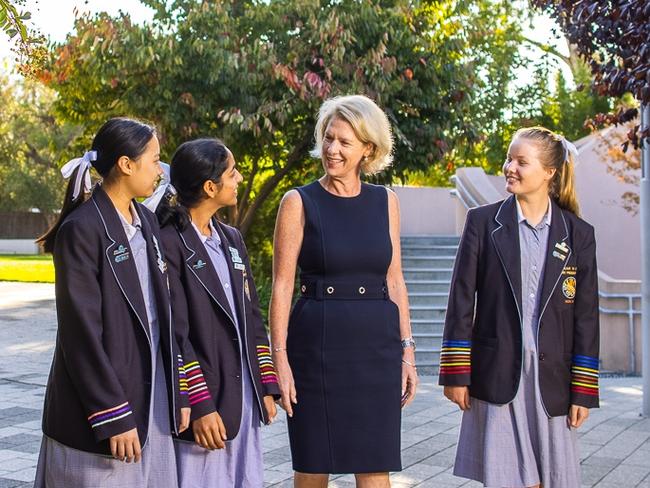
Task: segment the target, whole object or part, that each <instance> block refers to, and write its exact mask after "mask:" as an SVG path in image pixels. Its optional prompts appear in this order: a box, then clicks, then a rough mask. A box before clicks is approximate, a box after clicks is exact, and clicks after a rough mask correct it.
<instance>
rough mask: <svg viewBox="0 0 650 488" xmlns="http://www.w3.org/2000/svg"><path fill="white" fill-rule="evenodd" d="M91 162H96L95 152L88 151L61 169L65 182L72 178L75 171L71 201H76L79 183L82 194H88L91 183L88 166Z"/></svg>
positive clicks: (79, 190)
mask: <svg viewBox="0 0 650 488" xmlns="http://www.w3.org/2000/svg"><path fill="white" fill-rule="evenodd" d="M93 161H97V151H88V152H86V154H84V155H83V156H82V157H80V158H75V159H71V160H70V161H68V162H67V163H65V164H64V165H63V167H62V168H61V174H62V175H63V177H64V178H65V179H66V180H67V179H68V178H70V177H71V176H72V173H74V170H75V169H77V168H79V171H77V177H76V178H75V181H74V191H73V192H72V199H73V200H76V199H77V197H78V196H79V193H80V192H81V183H82V181H83V190H84V193H86V192H89V191H90V188H91V185H92V182H91V181H90V171H89V170H90V166H91V165H92V162H93Z"/></svg>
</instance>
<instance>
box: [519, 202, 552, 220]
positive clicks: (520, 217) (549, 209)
mask: <svg viewBox="0 0 650 488" xmlns="http://www.w3.org/2000/svg"><path fill="white" fill-rule="evenodd" d="M515 204H516V205H517V222H519V223H520V224H521V223H522V222H526V223H527V224H528V221H527V220H526V217H524V213H523V212H522V210H521V205H520V204H519V200H517V197H515ZM552 213H553V205H552V204H551V197H548V210H546V214H545V215H544V218H543V219H542V221H543V222H544V224H546V225H547V226H548V227H550V226H551V214H552ZM538 227H539V225H538Z"/></svg>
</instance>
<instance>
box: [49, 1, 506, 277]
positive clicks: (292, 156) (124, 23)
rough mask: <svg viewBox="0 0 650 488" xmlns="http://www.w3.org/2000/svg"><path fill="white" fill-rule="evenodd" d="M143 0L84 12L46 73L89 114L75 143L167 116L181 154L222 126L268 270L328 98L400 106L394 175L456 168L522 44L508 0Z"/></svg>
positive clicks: (244, 225) (76, 109) (307, 168)
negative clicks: (144, 12) (111, 125)
mask: <svg viewBox="0 0 650 488" xmlns="http://www.w3.org/2000/svg"><path fill="white" fill-rule="evenodd" d="M144 3H146V4H147V5H149V6H151V7H153V8H154V9H155V11H156V15H155V18H154V20H153V22H152V23H150V24H146V25H135V24H133V23H131V21H130V19H129V17H128V16H126V15H122V16H119V17H110V16H108V15H106V14H98V15H95V16H91V17H83V18H80V19H79V20H78V21H77V23H76V33H75V34H74V35H70V36H69V37H68V38H67V40H66V41H65V42H64V43H63V44H61V45H57V46H54V47H53V49H52V53H51V54H52V57H51V60H50V62H49V64H48V66H47V69H44V70H42V72H41V73H40V77H41V79H42V80H43V81H44V82H45V83H46V84H47V85H48V86H50V87H51V88H53V89H54V90H56V91H57V92H58V95H59V97H58V99H57V102H56V104H55V108H56V112H57V113H58V114H59V115H60V116H62V117H63V118H64V119H65V120H68V121H72V122H74V123H79V124H82V125H83V126H84V128H85V131H84V134H83V136H82V137H81V138H79V139H78V140H77V141H76V142H75V143H74V144H73V145H71V147H70V150H71V153H70V154H69V156H73V155H75V154H80V153H82V152H83V150H85V149H86V148H87V146H88V144H89V141H90V137H91V135H92V134H93V133H94V132H95V131H96V130H97V128H98V127H99V125H100V124H101V123H102V122H103V121H105V120H106V119H107V118H108V117H110V116H113V115H118V114H119V115H131V116H136V117H140V118H144V119H147V120H149V121H151V122H153V123H154V124H155V125H156V126H157V127H158V128H159V130H160V136H161V140H162V143H163V155H166V156H167V157H169V156H170V155H171V153H172V152H173V150H174V148H175V147H176V146H177V145H178V144H179V143H181V142H183V141H185V140H188V139H191V138H195V137H199V136H218V137H220V138H222V139H223V140H224V141H225V142H226V144H227V145H228V146H229V147H230V148H231V149H232V151H233V153H234V154H235V157H236V159H237V160H238V163H239V165H240V169H241V172H242V173H243V174H244V177H245V180H244V183H243V184H242V187H243V188H242V190H241V191H240V192H239V195H240V198H239V205H238V208H237V211H236V212H234V213H233V214H232V215H229V220H230V222H231V223H234V224H235V225H237V226H238V227H239V228H240V229H241V230H242V232H243V233H244V234H246V236H247V242H248V243H249V246H250V247H251V248H252V253H253V255H254V256H258V259H262V260H263V266H262V267H263V268H265V269H266V270H268V268H269V257H270V248H271V245H270V236H271V234H272V227H273V222H274V217H275V211H276V209H277V205H278V202H279V198H280V196H281V195H282V194H283V193H284V192H285V191H286V190H288V189H289V188H291V187H294V186H296V185H300V184H304V183H306V182H308V181H310V180H311V179H313V178H314V177H316V176H317V175H318V174H320V173H321V169H320V163H319V162H318V160H314V159H310V157H309V155H308V151H309V149H310V148H311V146H312V144H313V129H314V124H315V117H316V114H317V110H318V107H319V106H320V105H321V103H322V102H323V100H324V99H326V98H329V97H332V96H335V95H340V94H350V93H364V94H367V95H368V96H370V97H372V98H373V99H375V100H376V101H377V102H378V103H379V104H380V106H382V107H383V108H384V109H385V110H386V112H387V113H388V115H389V118H390V120H391V122H392V125H393V130H394V134H395V140H396V155H395V165H394V167H393V168H392V169H391V170H390V171H389V172H387V173H386V174H385V175H383V176H382V179H381V181H390V180H392V179H393V178H406V177H407V176H408V174H409V172H412V171H424V170H427V169H428V168H431V167H435V168H439V169H438V170H437V171H438V173H439V174H440V175H441V176H440V177H441V179H444V180H446V179H447V178H448V176H449V175H450V174H453V171H454V167H453V164H450V161H451V160H453V158H454V155H455V154H456V153H462V152H463V151H467V149H464V148H472V147H473V146H474V145H475V144H476V143H477V142H479V141H480V140H481V138H482V137H484V136H483V134H485V132H486V131H485V130H484V129H483V128H482V126H483V125H485V123H486V121H488V120H491V119H492V118H494V117H497V116H498V113H499V111H500V110H501V108H500V107H499V106H498V104H499V93H500V91H502V90H503V87H504V86H505V85H506V84H507V82H508V80H509V75H508V69H504V65H507V63H510V62H511V61H509V60H510V59H511V57H512V53H513V52H516V45H514V44H513V42H512V36H511V34H510V32H511V29H514V28H516V26H515V25H514V24H515V22H514V21H513V20H511V19H510V17H509V15H510V14H511V13H512V10H511V9H510V7H508V4H509V2H503V1H496V0H494V1H492V0H483V1H479V2H477V1H464V0H446V1H435V2H433V1H426V2H425V1H417V0H411V1H407V0H395V1H368V0H355V1H345V2H340V1H326V0H322V1H316V0H275V1H270V2H253V1H234V0H231V1H223V2H208V1H196V0H176V1H173V2H168V1H156V0H147V1H145V2H144ZM479 108H480V110H479ZM73 153H74V154H73Z"/></svg>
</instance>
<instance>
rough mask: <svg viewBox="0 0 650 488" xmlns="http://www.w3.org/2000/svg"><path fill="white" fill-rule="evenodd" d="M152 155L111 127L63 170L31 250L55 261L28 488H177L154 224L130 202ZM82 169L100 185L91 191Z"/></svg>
mask: <svg viewBox="0 0 650 488" xmlns="http://www.w3.org/2000/svg"><path fill="white" fill-rule="evenodd" d="M159 153H160V147H159V144H158V139H157V137H156V133H155V130H154V128H153V127H150V126H148V125H146V124H143V123H141V122H138V121H135V120H131V119H126V118H114V119H110V120H109V121H108V122H106V123H105V124H104V125H103V126H102V127H101V128H100V129H99V131H98V132H97V134H96V135H95V138H94V140H93V143H92V150H91V151H89V152H87V153H86V154H85V155H84V156H83V157H82V158H79V159H75V160H72V161H70V162H69V163H68V164H66V165H65V166H64V168H63V170H62V172H63V173H64V176H68V177H70V182H69V184H68V189H67V191H66V197H65V202H64V204H63V209H62V211H61V215H60V217H59V219H58V221H57V222H56V223H55V224H54V226H53V227H52V228H51V229H50V230H49V231H48V232H47V233H46V234H45V235H44V236H43V237H41V238H40V239H39V242H40V243H42V244H43V247H44V249H45V250H46V251H49V252H52V253H53V256H54V266H55V272H56V285H55V286H56V308H57V319H58V330H57V338H56V345H55V350H54V359H53V361H52V367H51V370H50V376H49V379H48V384H47V389H46V393H45V406H44V412H43V433H44V437H43V441H42V445H41V452H40V456H39V461H38V467H37V473H36V482H35V485H34V486H35V487H38V488H40V487H47V488H58V487H60V488H69V487H96V486H101V487H105V488H106V487H109V488H110V487H116V488H118V487H119V488H123V487H127V486H133V487H135V486H138V487H151V488H154V487H155V488H159V487H172V488H173V487H175V486H177V483H176V479H175V477H174V476H171V477H170V476H169V473H170V472H171V473H174V471H175V469H174V465H175V456H174V451H173V441H172V436H171V434H172V432H173V433H180V432H181V431H183V430H184V429H186V428H187V427H188V425H189V401H188V399H187V396H188V395H187V391H186V388H185V387H184V381H185V380H184V376H185V373H184V371H183V369H182V366H181V365H182V364H183V363H184V361H183V359H182V357H181V356H180V355H179V351H178V345H177V343H176V339H175V336H174V334H173V332H172V326H171V314H170V301H169V292H168V287H167V267H166V262H165V257H164V255H163V251H162V246H161V244H160V240H161V239H160V234H159V227H158V222H157V220H156V218H155V216H154V215H153V213H151V212H150V211H149V210H148V209H147V208H145V207H144V206H143V205H141V204H139V203H137V202H136V200H135V199H136V198H139V197H147V196H149V195H151V194H152V192H153V190H154V186H155V185H156V182H157V180H158V178H159V176H160V173H161V168H160V164H159V159H160V154H159ZM91 166H92V167H93V168H95V170H97V172H98V173H99V174H100V175H101V177H102V181H101V184H98V185H97V186H96V187H95V188H94V189H92V190H91V188H90V176H89V171H90V168H91ZM88 193H89V197H88V198H86V196H87V194H88ZM184 390H185V391H184ZM124 461H125V462H124Z"/></svg>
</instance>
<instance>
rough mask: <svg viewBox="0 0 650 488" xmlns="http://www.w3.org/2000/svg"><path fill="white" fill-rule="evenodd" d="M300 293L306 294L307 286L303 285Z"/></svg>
mask: <svg viewBox="0 0 650 488" xmlns="http://www.w3.org/2000/svg"><path fill="white" fill-rule="evenodd" d="M300 291H301V292H303V293H305V292H306V291H307V287H306V286H305V285H302V286H301V287H300Z"/></svg>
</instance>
